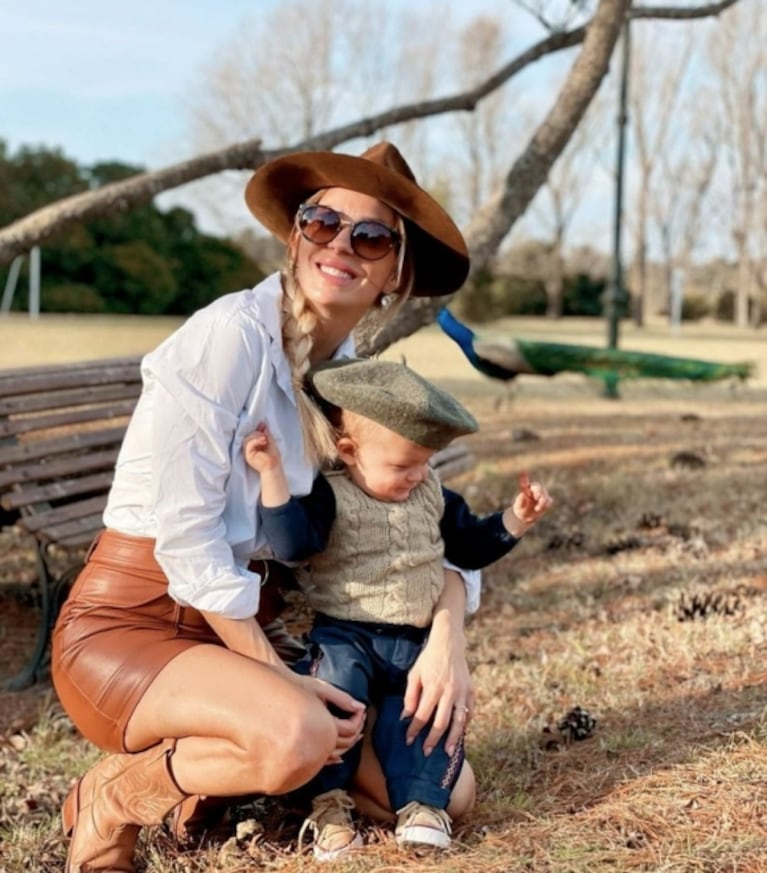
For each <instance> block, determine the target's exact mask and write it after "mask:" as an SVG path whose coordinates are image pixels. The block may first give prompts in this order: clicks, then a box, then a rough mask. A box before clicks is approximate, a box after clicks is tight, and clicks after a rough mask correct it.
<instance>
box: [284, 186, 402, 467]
mask: <svg viewBox="0 0 767 873" xmlns="http://www.w3.org/2000/svg"><path fill="white" fill-rule="evenodd" d="M323 190H324V189H322V190H320V191H317V192H316V193H315V194H313V195H312V196H311V197H310V198H308V199H307V201H306V202H307V203H316V202H318V201H319V199H320V197H321V196H322V191H323ZM397 229H398V230H399V232H400V234H401V236H402V244H401V251H400V254H399V256H398V258H397V274H398V276H397V278H398V290H397V293H396V294H394V295H386V296H384V295H380V296H379V298H378V299H377V300H376V301H375V303H374V304H373V307H372V309H371V311H370V312H369V313H368V315H366V316H365V318H364V319H363V320H364V321H365V322H366V323H367V320H368V319H373V320H374V322H375V326H376V327H377V328H378V329H379V330H380V329H381V328H382V327H383V326H384V325H385V324H387V323H388V322H389V321H390V320H391V319H392V318H394V316H395V315H396V314H397V312H399V310H400V309H401V308H402V306H403V305H404V304H405V301H406V300H407V299H408V297H410V294H411V292H412V289H413V279H414V270H413V260H412V257H411V255H410V252H409V251H406V241H405V223H404V221H403V220H402V217H401V216H400V215H399V214H398V215H397ZM293 233H295V230H294V231H293ZM292 242H293V237H292V236H291V239H290V240H289V241H288V251H287V257H286V264H285V267H284V268H283V270H282V274H281V275H282V292H283V293H282V345H283V348H284V350H285V356H286V358H287V359H288V364H289V365H290V371H291V375H292V382H293V391H294V392H295V395H296V406H297V408H298V416H299V420H300V422H301V431H302V434H303V437H304V445H305V446H306V452H307V456H308V458H309V460H310V461H311V462H312V463H313V464H317V465H322V464H333V463H335V462H336V460H337V458H338V455H337V452H336V438H337V433H336V431H335V428H334V427H333V425H332V424H331V423H330V422H329V421H328V419H327V418H326V416H325V414H324V413H323V411H322V410H321V409H320V407H319V406H318V405H317V403H316V402H315V401H314V399H313V398H312V397H311V396H310V395H309V393H308V392H307V390H306V376H307V373H308V372H309V370H310V369H311V353H312V348H313V347H314V331H315V330H316V328H317V313H316V312H315V311H314V310H313V309H312V308H311V306H310V305H309V301H308V300H307V298H306V294H305V293H304V291H303V289H302V288H301V286H300V285H299V284H298V280H297V278H296V258H297V247H296V246H295V245H293V244H292ZM391 297H394V298H395V299H394V301H392V300H391Z"/></svg>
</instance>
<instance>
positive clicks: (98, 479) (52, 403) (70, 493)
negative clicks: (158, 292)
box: [0, 357, 141, 689]
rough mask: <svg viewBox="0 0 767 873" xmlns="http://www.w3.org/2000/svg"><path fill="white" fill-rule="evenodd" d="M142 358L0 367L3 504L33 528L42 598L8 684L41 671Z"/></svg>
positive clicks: (103, 490)
mask: <svg viewBox="0 0 767 873" xmlns="http://www.w3.org/2000/svg"><path fill="white" fill-rule="evenodd" d="M140 360H141V359H140V357H132V358H119V359H114V360H101V361H89V362H86V363H77V364H60V365H54V366H42V367H33V368H26V369H17V370H4V371H0V508H2V510H3V515H4V517H5V520H6V521H8V522H12V523H15V524H16V525H17V526H18V527H19V528H20V529H21V530H23V531H25V532H26V533H28V534H30V535H31V536H32V537H34V540H35V543H36V547H37V571H38V576H37V582H38V585H39V600H40V606H41V610H40V612H41V615H40V623H39V628H38V635H37V641H36V645H35V648H34V652H33V653H32V656H31V658H30V660H29V662H28V663H27V665H26V667H25V668H24V669H23V670H22V672H21V673H19V675H18V676H15V677H13V678H12V679H11V680H9V682H8V686H9V687H11V688H14V689H20V688H24V687H26V686H27V685H29V684H31V683H33V682H34V681H36V679H37V678H38V674H39V672H40V671H41V669H42V666H43V662H44V660H45V656H46V652H47V647H48V639H49V636H50V630H51V628H52V625H53V622H54V621H55V618H56V614H57V613H58V608H59V606H60V603H61V601H62V599H63V598H64V597H65V596H66V592H67V590H68V585H69V583H70V582H71V581H72V579H73V578H74V576H75V575H76V572H77V570H78V569H79V567H80V566H81V564H82V559H83V556H84V552H85V550H86V548H87V547H88V545H89V544H90V542H91V541H92V539H93V537H94V536H95V535H96V533H97V532H98V530H99V529H100V528H101V527H102V521H101V514H102V512H103V510H104V507H105V505H106V497H107V492H108V491H109V487H110V485H111V483H112V477H113V470H114V464H115V460H116V458H117V452H118V450H119V447H120V443H121V442H122V438H123V434H124V433H125V428H126V426H127V423H128V418H129V416H130V414H131V412H132V411H133V407H134V406H135V404H136V400H137V399H138V396H139V393H140V391H141V376H140V372H139V364H140ZM62 565H63V569H62Z"/></svg>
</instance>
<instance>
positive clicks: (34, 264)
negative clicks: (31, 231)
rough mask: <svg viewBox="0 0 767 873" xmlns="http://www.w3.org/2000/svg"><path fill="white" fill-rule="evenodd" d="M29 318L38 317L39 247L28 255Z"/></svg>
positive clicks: (34, 247) (35, 247) (34, 248)
mask: <svg viewBox="0 0 767 873" xmlns="http://www.w3.org/2000/svg"><path fill="white" fill-rule="evenodd" d="M29 317H30V318H39V317H40V246H33V247H32V250H31V251H30V253H29Z"/></svg>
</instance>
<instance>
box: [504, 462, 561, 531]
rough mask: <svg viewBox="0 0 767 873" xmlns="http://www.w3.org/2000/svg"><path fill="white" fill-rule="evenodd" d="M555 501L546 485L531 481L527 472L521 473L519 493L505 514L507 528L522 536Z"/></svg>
mask: <svg viewBox="0 0 767 873" xmlns="http://www.w3.org/2000/svg"><path fill="white" fill-rule="evenodd" d="M553 502H554V501H553V500H552V499H551V497H550V495H549V492H548V491H547V490H546V488H545V486H544V485H542V484H541V483H540V482H531V481H530V477H529V476H528V475H527V473H520V474H519V494H517V496H516V497H515V498H514V503H512V505H511V506H510V507H509V508H508V509H507V510H506V512H504V514H503V522H504V525H505V526H506V529H507V530H508V531H509V533H510V534H512V536H516V537H519V536H521V535H522V534H523V533H525V531H526V530H527V529H528V528H530V527H532V526H533V525H534V524H535V522H536V521H538V519H539V518H540V517H541V516H542V515H543V514H544V513H545V512H546V511H547V510H548V509H549V507H550V506H551V504H552V503H553ZM510 516H511V517H510Z"/></svg>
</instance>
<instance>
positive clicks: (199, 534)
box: [104, 273, 479, 618]
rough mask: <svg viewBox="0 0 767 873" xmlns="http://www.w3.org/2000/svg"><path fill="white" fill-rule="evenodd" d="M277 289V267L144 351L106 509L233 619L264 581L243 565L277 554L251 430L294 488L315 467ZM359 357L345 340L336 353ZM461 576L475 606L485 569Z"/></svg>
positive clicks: (188, 599) (213, 608)
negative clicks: (263, 510)
mask: <svg viewBox="0 0 767 873" xmlns="http://www.w3.org/2000/svg"><path fill="white" fill-rule="evenodd" d="M281 298H282V287H281V284H280V278H279V274H277V273H275V274H273V275H272V276H269V277H268V278H267V279H265V280H264V281H263V282H261V283H260V284H259V285H257V286H256V287H255V288H252V289H250V290H247V291H238V292H236V293H234V294H228V295H225V296H224V297H221V298H219V299H218V300H216V301H214V302H213V303H211V304H210V305H209V306H206V307H205V308H204V309H201V310H199V311H198V312H197V313H195V314H194V315H193V316H191V317H190V318H189V319H188V321H186V322H185V323H184V325H182V327H180V328H179V329H178V330H177V331H176V332H175V333H174V334H172V335H171V336H170V337H168V339H166V340H165V341H164V342H163V343H162V344H161V345H160V346H159V347H158V348H157V349H155V351H153V352H150V353H149V354H148V355H146V356H145V357H144V359H143V361H142V365H141V373H142V378H143V383H144V385H143V391H142V393H141V397H140V398H139V401H138V404H137V405H136V409H135V411H134V413H133V417H132V418H131V421H130V424H129V425H128V429H127V432H126V435H125V439H124V441H123V445H122V448H121V450H120V454H119V457H118V459H117V465H116V469H115V478H114V482H113V485H112V489H111V491H110V494H109V500H108V503H107V507H106V510H105V512H104V524H105V526H106V527H108V528H112V529H113V530H117V531H120V532H122V533H126V534H132V535H134V536H143V537H152V538H154V539H155V540H156V547H155V557H156V558H157V561H158V563H159V564H160V566H161V567H162V569H163V571H164V572H165V574H166V576H167V577H168V591H169V594H170V596H171V597H173V599H174V600H176V601H177V602H178V603H180V604H181V605H183V606H193V607H195V608H196V609H200V610H205V611H208V612H214V613H219V614H222V615H225V616H228V617H230V618H249V617H250V616H253V615H255V614H256V612H257V611H258V604H259V593H260V581H261V580H260V577H259V576H258V574H257V573H253V572H251V571H250V570H248V569H247V564H248V561H249V560H250V559H251V558H253V557H269V556H270V551H269V547H268V544H267V543H266V541H265V539H264V537H263V535H262V534H261V532H260V531H259V530H258V525H257V512H256V507H257V503H258V498H259V495H260V493H261V487H260V478H259V476H258V474H257V473H256V472H255V471H254V470H251V469H250V468H249V467H248V466H247V464H246V463H245V459H244V456H243V452H242V442H243V439H244V437H245V436H247V435H248V434H250V433H252V432H253V430H255V428H256V426H257V425H258V424H259V423H260V422H265V423H266V425H267V426H268V428H269V430H270V432H271V434H272V436H273V438H274V439H275V440H276V441H277V444H278V446H279V448H280V452H281V454H282V460H283V465H284V467H285V473H286V476H287V480H288V486H289V488H290V492H291V493H292V494H294V495H296V496H302V495H304V494H308V493H309V492H310V491H311V487H312V482H313V480H314V476H315V473H316V470H315V469H314V468H313V466H312V464H311V463H310V462H309V461H308V460H307V458H306V452H305V450H304V442H303V436H302V432H301V425H300V421H299V416H298V409H297V408H296V400H295V394H294V392H293V387H292V384H291V372H290V365H289V363H288V361H287V358H286V357H285V352H284V350H283V347H282V330H281V314H280V304H281ZM353 355H354V344H353V341H352V339H351V338H348V339H347V340H346V341H345V342H344V343H342V344H341V346H340V347H339V348H338V350H337V352H336V357H352V356H353ZM462 575H463V576H464V578H465V579H466V581H467V594H468V601H469V604H468V608H469V609H470V610H473V609H475V608H476V603H477V601H478V593H479V574H478V573H477V572H476V571H475V572H474V573H466V572H462Z"/></svg>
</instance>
